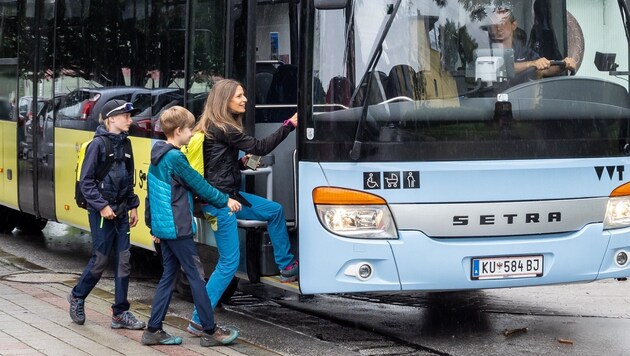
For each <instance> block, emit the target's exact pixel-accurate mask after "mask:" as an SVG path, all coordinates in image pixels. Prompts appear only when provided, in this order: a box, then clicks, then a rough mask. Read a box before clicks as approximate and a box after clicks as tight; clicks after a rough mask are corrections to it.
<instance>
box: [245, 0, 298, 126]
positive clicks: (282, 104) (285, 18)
mask: <svg viewBox="0 0 630 356" xmlns="http://www.w3.org/2000/svg"><path fill="white" fill-rule="evenodd" d="M293 11H295V5H293V4H289V3H278V4H273V3H272V4H261V3H259V4H258V5H257V13H258V17H257V19H256V34H257V37H256V87H255V88H248V89H249V90H248V92H249V93H255V95H254V96H252V95H251V94H250V95H249V96H250V100H256V107H257V110H256V122H257V123H270V122H282V121H284V120H286V119H287V118H289V117H291V115H293V114H294V113H295V112H296V111H297V110H296V108H297V61H295V60H294V53H292V52H291V51H292V48H294V46H295V43H294V42H295V41H296V39H295V38H292V34H293V31H294V30H293V28H294V27H295V26H296V24H295V20H294V16H292V12H293ZM293 37H295V36H293ZM261 105H263V106H261Z"/></svg>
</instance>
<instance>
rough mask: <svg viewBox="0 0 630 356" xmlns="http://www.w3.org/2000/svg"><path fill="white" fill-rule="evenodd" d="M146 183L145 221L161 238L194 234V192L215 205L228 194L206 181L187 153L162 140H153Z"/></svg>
mask: <svg viewBox="0 0 630 356" xmlns="http://www.w3.org/2000/svg"><path fill="white" fill-rule="evenodd" d="M147 182H148V185H147V199H146V208H145V223H146V224H147V226H148V227H149V229H150V230H151V235H153V236H155V237H158V238H160V239H184V238H192V237H193V236H194V235H195V233H196V232H197V226H196V225H195V222H194V219H193V193H194V194H195V195H198V196H199V197H200V198H202V199H203V200H205V201H206V202H208V203H210V204H212V205H214V206H216V207H218V208H222V207H224V206H226V205H227V201H228V196H227V194H224V193H221V192H220V191H219V190H217V189H215V188H214V187H213V186H211V185H209V184H208V183H206V181H205V180H204V179H203V177H202V176H201V175H200V174H199V173H197V171H195V170H194V169H193V168H192V167H191V166H190V164H189V163H188V160H187V159H186V156H184V154H183V153H182V152H181V151H180V150H179V149H178V148H177V147H175V146H173V145H171V144H170V143H167V142H164V141H158V142H156V143H155V145H154V146H153V149H151V165H150V166H149V174H148V178H147Z"/></svg>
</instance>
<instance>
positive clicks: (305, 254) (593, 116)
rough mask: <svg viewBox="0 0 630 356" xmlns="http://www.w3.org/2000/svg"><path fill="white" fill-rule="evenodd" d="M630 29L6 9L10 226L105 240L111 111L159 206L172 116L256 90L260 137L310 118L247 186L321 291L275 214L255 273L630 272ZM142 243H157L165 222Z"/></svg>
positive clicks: (207, 252) (503, 14) (492, 278)
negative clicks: (289, 257)
mask: <svg viewBox="0 0 630 356" xmlns="http://www.w3.org/2000/svg"><path fill="white" fill-rule="evenodd" d="M629 19H630V14H629V11H628V6H627V3H626V1H625V0H618V1H591V0H553V1H552V0H509V1H508V0H449V1H445V0H369V1H367V0H309V1H298V0H273V1H271V0H221V1H217V0H195V1H170V2H164V1H158V0H125V1H116V2H108V3H106V4H105V3H104V2H94V1H89V0H77V1H69V0H54V1H52V0H51V1H41V0H37V1H35V0H28V1H17V0H7V1H0V20H1V21H0V79H1V80H0V232H10V231H13V229H14V228H16V227H17V229H19V230H22V232H24V233H28V232H39V231H41V230H42V229H43V228H44V227H45V226H46V223H47V221H50V220H52V221H58V222H61V223H65V224H67V225H71V226H75V227H78V228H81V229H87V228H88V224H87V218H86V213H85V211H84V210H80V209H79V208H78V207H76V204H75V203H74V196H73V193H74V186H75V179H76V175H75V172H74V169H75V167H76V153H77V149H78V148H79V147H80V146H81V143H82V142H84V141H86V140H88V139H89V138H91V137H92V135H93V131H94V128H95V127H96V125H97V117H98V115H97V114H98V111H99V108H100V106H99V105H102V103H104V102H105V101H106V99H107V98H111V97H112V96H115V97H116V98H117V99H122V100H126V101H133V102H134V105H136V106H137V107H141V108H142V109H143V112H142V114H141V115H138V117H136V119H135V120H134V125H133V126H132V130H131V132H130V135H131V139H132V141H133V147H134V159H135V167H136V172H135V183H136V192H137V193H138V194H139V196H140V197H141V200H142V201H144V197H145V196H146V193H147V192H146V167H148V165H149V158H150V155H149V152H150V149H151V145H152V144H153V143H154V142H155V141H156V140H159V139H162V138H163V135H162V132H161V130H160V128H159V125H157V120H158V118H159V114H160V112H161V111H162V110H163V109H164V108H166V107H169V106H171V105H175V104H178V105H183V106H185V107H187V108H188V109H190V110H191V111H192V112H193V114H194V115H195V116H199V115H200V114H201V112H202V110H203V106H204V101H205V98H206V97H207V94H208V92H209V91H210V90H211V89H212V87H213V85H214V83H215V82H216V81H217V80H219V79H221V78H235V79H238V80H240V81H242V82H243V84H244V86H245V88H246V90H247V97H248V98H249V101H248V110H247V113H246V118H245V127H246V130H247V132H248V133H250V134H254V135H256V136H258V137H264V136H266V135H268V134H269V133H270V132H273V131H275V130H276V129H277V128H278V126H279V125H280V124H281V123H282V122H283V121H284V120H285V119H287V118H288V117H290V116H291V115H292V114H293V113H294V112H295V111H297V112H298V113H299V117H300V119H299V125H298V129H297V130H295V131H294V132H293V133H292V134H291V136H290V137H289V138H288V139H286V140H285V141H284V142H283V143H282V144H281V145H280V146H278V148H276V150H274V152H273V154H272V155H271V156H269V157H263V160H262V162H263V166H264V167H263V168H261V169H258V170H257V171H255V172H252V171H246V172H245V173H246V174H248V175H251V174H252V173H254V176H252V177H249V176H248V178H247V179H245V181H246V184H245V187H244V188H245V189H246V190H248V191H250V192H255V193H257V194H260V195H266V196H268V197H270V198H272V199H274V200H276V201H278V202H280V203H281V204H282V205H283V207H284V212H285V217H286V220H287V221H288V224H289V226H288V227H289V229H290V236H291V239H292V241H291V242H292V248H293V249H294V250H295V251H294V252H295V253H296V254H297V255H298V258H299V266H300V275H299V283H293V284H281V283H279V278H277V273H278V270H277V268H276V266H275V263H274V261H273V251H272V247H271V245H270V243H269V241H268V238H267V237H266V235H265V232H264V224H260V223H258V222H240V225H241V227H243V228H244V229H243V230H242V231H243V234H242V237H241V238H242V243H241V246H242V251H241V258H242V264H241V268H240V269H239V272H238V274H237V276H238V277H240V278H245V279H248V280H249V281H250V282H262V283H268V284H274V285H276V286H280V287H282V288H285V289H289V290H293V291H296V292H301V293H303V294H313V293H341V292H368V291H387V292H395V291H410V290H414V291H444V290H462V289H481V288H501V287H519V286H530V285H544V284H556V283H569V282H588V281H593V280H597V279H604V278H625V277H627V276H628V275H630V268H629V265H628V264H629V262H628V259H629V257H628V255H629V254H630V230H629V228H628V226H629V225H630V209H629V207H630V201H629V198H628V197H629V196H630V185H628V184H627V183H628V181H629V177H630V167H629V165H630V158H629V154H630V95H629V94H628V85H629V84H628V81H629V79H630V75H629V72H628V71H629V63H628V62H629V61H628V56H629V53H628V38H629V36H630V30H629V28H628V25H627V22H628V20H629ZM541 58H545V59H544V60H542V59H541ZM567 64H568V66H567ZM534 67H535V68H534ZM536 68H538V69H536ZM539 69H540V70H539ZM567 69H568V70H567ZM30 102H32V103H43V105H42V107H40V105H31V106H33V108H34V107H35V106H37V109H38V110H36V111H38V112H34V111H33V110H30V109H29V105H26V104H28V103H30ZM22 104H25V105H22ZM31 111H33V112H31ZM626 167H629V168H626ZM139 214H140V216H143V214H144V205H141V206H140V210H139ZM200 226H201V229H200V233H199V234H198V236H197V242H198V247H199V250H200V255H201V257H202V259H203V261H204V264H205V265H206V266H207V270H206V274H207V275H209V273H211V271H212V269H213V267H214V264H216V260H217V253H216V249H215V248H214V247H213V239H212V234H211V232H210V231H209V230H210V229H209V227H208V226H207V225H205V224H204V223H201V224H200ZM131 241H132V244H133V245H134V246H136V247H138V248H142V249H145V250H150V251H154V250H155V246H154V245H153V242H152V239H151V236H150V234H149V231H148V229H147V227H146V226H144V224H139V225H138V226H136V227H134V228H133V229H132V231H131ZM181 282H182V283H180V284H179V287H182V288H179V289H180V290H182V291H183V289H184V288H183V287H185V283H184V282H185V281H181ZM232 287H234V285H232ZM231 292H233V289H230V290H229V291H228V293H227V294H226V296H229V294H230V293H231Z"/></svg>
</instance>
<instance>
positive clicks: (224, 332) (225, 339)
mask: <svg viewBox="0 0 630 356" xmlns="http://www.w3.org/2000/svg"><path fill="white" fill-rule="evenodd" d="M237 337H238V330H236V329H232V328H228V327H225V326H217V327H216V328H214V333H213V334H212V335H210V334H208V333H206V332H204V333H202V334H201V339H200V340H199V344H200V345H201V346H202V347H209V346H221V345H227V344H231V343H232V342H234V340H236V338H237Z"/></svg>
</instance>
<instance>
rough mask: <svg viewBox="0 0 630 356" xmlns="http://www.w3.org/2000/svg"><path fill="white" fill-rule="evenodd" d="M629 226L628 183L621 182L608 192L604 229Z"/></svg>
mask: <svg viewBox="0 0 630 356" xmlns="http://www.w3.org/2000/svg"><path fill="white" fill-rule="evenodd" d="M629 226H630V184H629V183H626V184H623V185H621V186H619V187H617V188H615V190H613V191H612V193H610V197H609V198H608V205H607V206H606V216H604V229H605V230H608V229H619V228H623V227H629Z"/></svg>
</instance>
